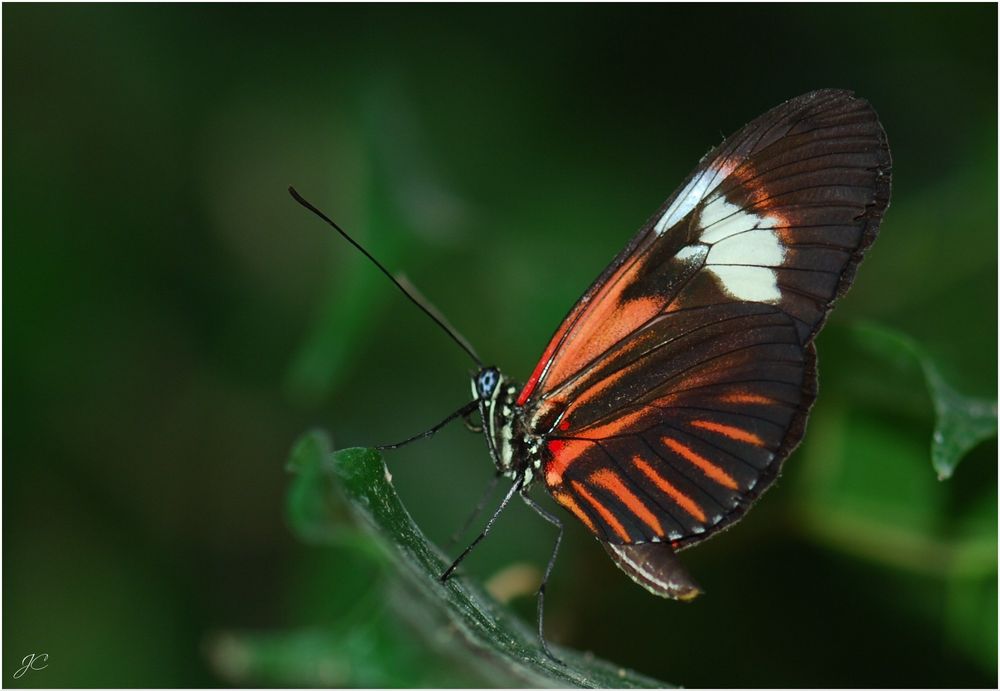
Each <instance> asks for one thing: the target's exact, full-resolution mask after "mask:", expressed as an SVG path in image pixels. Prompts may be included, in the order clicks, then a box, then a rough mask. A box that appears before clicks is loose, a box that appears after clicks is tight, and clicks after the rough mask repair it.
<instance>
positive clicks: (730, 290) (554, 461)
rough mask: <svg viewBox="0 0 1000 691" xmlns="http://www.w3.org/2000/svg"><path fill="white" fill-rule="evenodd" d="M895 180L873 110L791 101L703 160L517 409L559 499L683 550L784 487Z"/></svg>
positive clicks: (549, 356) (826, 101)
mask: <svg viewBox="0 0 1000 691" xmlns="http://www.w3.org/2000/svg"><path fill="white" fill-rule="evenodd" d="M889 173H890V155H889V149H888V144H887V142H886V138H885V133H884V131H883V130H882V126H881V124H880V123H879V121H878V118H877V116H876V114H875V112H874V111H873V110H872V108H871V107H870V106H869V105H868V104H867V103H866V102H865V101H863V100H861V99H858V98H855V97H854V96H852V95H851V94H850V93H849V92H845V91H832V90H828V91H818V92H813V93H810V94H806V95H805V96H802V97H799V98H797V99H793V100H792V101H789V102H787V103H785V104H782V105H781V106H778V107H777V108H775V109H773V110H772V111H770V112H768V113H766V114H765V115H763V116H761V117H760V118H758V119H757V120H755V121H753V122H751V123H750V124H749V125H747V126H745V127H744V128H743V129H741V130H740V131H739V132H737V133H736V134H735V135H733V136H732V137H730V138H728V139H727V140H726V141H725V142H723V143H722V144H721V145H720V146H719V147H718V148H717V149H716V150H714V151H713V152H711V153H710V154H709V155H708V156H706V157H705V159H703V160H702V162H701V163H700V164H699V166H698V167H697V168H696V170H695V172H694V173H693V174H692V175H691V177H689V178H688V180H687V181H686V182H685V183H684V184H683V185H682V186H681V188H680V189H679V190H678V191H677V192H675V193H674V194H673V195H672V196H671V197H670V199H668V201H667V203H666V204H664V206H663V207H662V208H661V209H660V210H659V211H658V212H657V214H656V215H654V216H653V217H652V218H651V219H650V220H649V221H648V222H647V224H646V225H645V226H644V227H643V228H642V229H641V230H640V231H639V233H638V234H637V235H636V236H635V237H634V238H633V240H632V241H631V243H630V244H629V245H628V247H626V249H625V250H624V251H623V252H622V253H621V254H620V255H619V256H618V257H617V258H616V259H615V260H614V261H613V262H612V264H611V265H610V266H609V267H608V269H607V270H606V271H605V272H604V273H603V274H602V275H601V276H600V277H599V278H598V280H597V281H596V282H595V283H594V285H592V286H591V288H590V289H589V290H588V291H587V292H586V293H585V294H584V296H583V297H582V298H581V300H580V301H579V302H578V303H577V305H576V306H575V307H574V308H573V310H572V311H571V312H570V314H569V316H568V317H567V318H566V320H565V321H564V322H563V324H562V325H561V326H560V328H559V329H558V330H557V332H556V334H555V336H554V337H553V338H552V340H551V341H550V343H549V345H548V347H547V348H546V351H545V353H544V355H543V357H542V359H541V361H540V362H539V364H538V366H537V367H536V369H535V371H534V373H533V374H532V376H531V377H530V378H529V380H528V382H527V384H526V385H525V387H524V389H523V390H522V391H521V393H520V395H519V398H518V404H519V406H520V408H521V410H522V419H523V420H524V426H525V428H526V430H527V432H528V433H529V434H531V435H534V436H537V437H540V438H541V439H543V440H544V444H543V464H542V471H543V475H544V480H545V482H546V485H547V487H548V489H549V491H550V492H551V493H552V495H553V496H554V497H555V498H556V499H557V500H558V501H559V502H560V503H561V504H563V505H564V506H565V507H567V508H568V509H570V510H571V511H572V512H573V513H575V514H576V515H577V516H578V517H579V518H580V520H581V521H583V522H584V523H585V524H586V525H587V526H588V527H590V529H591V530H592V531H593V532H594V534H595V535H597V536H598V537H599V538H600V539H602V540H605V541H608V542H611V543H615V544H626V545H627V544H635V543H643V542H650V541H668V540H669V541H670V542H671V543H674V544H675V545H676V546H687V545H690V544H693V543H694V542H696V541H698V540H699V539H702V538H704V537H706V536H708V535H710V534H711V533H713V532H714V531H715V530H717V529H719V528H721V527H724V526H726V525H729V524H731V523H732V522H733V521H735V520H736V519H738V518H739V517H740V516H741V515H742V514H743V512H744V511H745V510H746V508H747V507H748V506H749V504H750V503H751V502H752V501H753V500H754V499H755V498H756V497H757V496H759V494H760V493H761V492H763V491H764V490H765V489H766V488H767V486H768V485H769V484H770V483H771V482H772V481H773V480H774V478H775V477H776V476H777V474H778V471H779V469H780V465H781V462H782V461H783V460H784V458H785V457H786V456H787V455H788V454H789V453H790V452H791V450H792V449H793V448H794V447H795V445H796V444H797V443H798V441H799V440H800V438H801V436H802V433H803V429H804V425H805V420H806V416H807V414H808V411H809V407H810V406H811V404H812V402H813V398H814V396H815V356H814V350H813V346H812V341H813V339H814V338H815V335H816V333H817V332H818V330H819V329H820V328H821V326H822V324H823V322H824V320H825V318H826V315H827V313H828V312H829V310H830V308H831V307H832V304H833V302H834V300H835V299H836V298H837V297H839V296H840V295H842V294H843V293H844V292H845V291H846V290H847V288H848V287H849V285H850V283H851V281H852V280H853V277H854V272H855V270H856V268H857V265H858V263H859V262H860V261H861V258H862V255H863V253H864V251H865V250H866V249H867V247H868V246H869V245H870V244H871V243H872V241H873V240H874V238H875V235H876V233H877V230H878V225H879V222H880V220H881V217H882V215H883V213H884V211H885V209H886V206H887V205H888V200H889Z"/></svg>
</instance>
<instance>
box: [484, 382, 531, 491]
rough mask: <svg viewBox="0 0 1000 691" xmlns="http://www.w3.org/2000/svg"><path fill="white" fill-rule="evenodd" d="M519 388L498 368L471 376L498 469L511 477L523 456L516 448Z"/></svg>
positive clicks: (486, 434) (517, 469)
mask: <svg viewBox="0 0 1000 691" xmlns="http://www.w3.org/2000/svg"><path fill="white" fill-rule="evenodd" d="M518 388H519V387H518V386H517V385H516V384H514V383H513V382H511V381H510V380H508V379H507V378H506V377H504V376H503V374H502V373H501V372H500V370H499V369H497V368H496V367H483V368H482V369H480V370H479V371H478V372H476V373H474V374H473V375H472V395H473V396H475V397H476V398H477V399H478V400H479V415H480V417H481V418H482V421H483V434H484V436H485V437H486V444H487V446H488V447H489V449H490V455H491V456H492V457H493V462H494V463H495V464H496V467H497V469H498V470H499V471H501V472H502V473H504V474H505V475H508V476H511V477H513V476H514V475H515V474H517V473H518V472H520V469H519V468H518V465H519V464H518V463H516V462H515V459H517V458H518V457H519V456H521V455H523V454H518V453H516V450H515V446H516V445H517V439H518V437H519V435H517V434H515V424H516V423H517V406H516V400H517V391H518Z"/></svg>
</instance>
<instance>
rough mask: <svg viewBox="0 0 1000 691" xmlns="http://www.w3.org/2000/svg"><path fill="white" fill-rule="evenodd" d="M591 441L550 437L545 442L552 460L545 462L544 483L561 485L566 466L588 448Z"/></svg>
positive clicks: (550, 485) (551, 485) (554, 485)
mask: <svg viewBox="0 0 1000 691" xmlns="http://www.w3.org/2000/svg"><path fill="white" fill-rule="evenodd" d="M592 443H593V442H589V441H576V440H573V439H566V440H564V439H552V440H551V441H548V442H546V444H545V445H546V447H548V450H549V453H551V454H552V460H550V461H549V462H548V463H546V464H545V484H547V485H548V486H549V487H556V486H558V485H561V484H562V476H563V473H564V472H566V468H568V467H569V465H570V463H572V462H573V461H575V460H576V459H577V458H579V457H580V456H581V455H582V454H583V453H584V452H585V451H586V450H587V449H589V448H590V445H591V444H592Z"/></svg>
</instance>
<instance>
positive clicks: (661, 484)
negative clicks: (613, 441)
mask: <svg viewBox="0 0 1000 691" xmlns="http://www.w3.org/2000/svg"><path fill="white" fill-rule="evenodd" d="M632 463H633V465H635V467H636V468H638V469H639V471H640V472H642V474H643V475H645V476H646V477H648V478H649V479H650V481H651V482H652V483H653V484H654V485H656V486H657V487H658V488H659V489H660V491H661V492H663V493H664V494H666V495H667V496H668V497H670V498H671V499H673V500H674V501H675V502H677V505H678V506H680V507H681V508H682V509H684V510H685V511H687V512H688V513H689V514H690V515H691V516H692V517H694V518H695V520H697V521H699V522H701V523H704V522H705V512H704V511H702V510H701V507H700V506H698V504H697V502H695V501H694V500H693V499H691V497H689V496H688V495H686V494H684V493H683V492H681V491H680V490H679V489H677V488H676V487H674V486H673V485H672V484H671V483H670V482H669V481H668V480H667V479H666V478H665V477H663V476H662V475H660V474H659V473H658V472H657V471H656V468H654V467H653V466H651V465H650V464H649V463H647V462H646V461H644V460H643V459H642V457H641V456H636V457H635V458H633V459H632Z"/></svg>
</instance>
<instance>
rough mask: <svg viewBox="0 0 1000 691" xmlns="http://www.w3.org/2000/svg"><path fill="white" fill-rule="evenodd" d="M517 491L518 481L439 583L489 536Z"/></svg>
mask: <svg viewBox="0 0 1000 691" xmlns="http://www.w3.org/2000/svg"><path fill="white" fill-rule="evenodd" d="M519 489H521V481H520V480H518V481H517V482H515V483H514V484H513V485H511V486H510V491H509V492H507V496H505V497H504V498H503V501H502V502H500V507H499V508H498V509H497V510H496V511H494V512H493V516H492V517H491V518H490V520H489V521H488V522H487V523H486V527H485V528H483V532H481V533H479V537H477V538H476V539H475V540H473V541H472V544H471V545H469V546H468V547H466V548H465V551H464V552H462V553H461V554H459V555H458V559H456V560H455V561H454V562H452V564H451V566H449V567H448V568H447V569H445V572H444V573H443V574H441V577H440V578H438V580H439V581H441V582H442V583H444V582H445V581H447V580H448V579H449V578H451V574H452V573H454V572H455V569H457V568H458V565H459V564H461V563H462V560H463V559H465V558H466V557H467V556H468V555H469V552H471V551H472V550H473V549H474V548H475V546H476V545H478V544H479V543H480V542H481V541H482V539H483V538H484V537H486V536H487V535H488V534H489V532H490V528H492V527H493V524H494V523H495V522H496V520H497V518H498V517H499V516H500V514H501V513H502V512H503V510H504V509H506V508H507V504H509V503H510V500H511V497H513V496H514V494H515V493H516V492H517V491H518V490H519Z"/></svg>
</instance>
